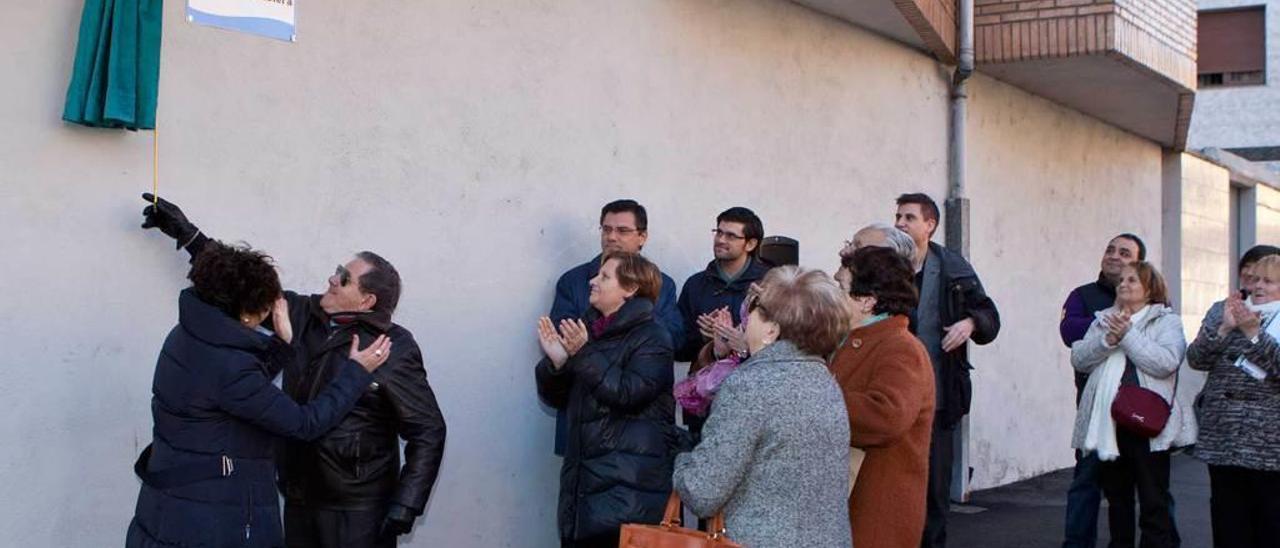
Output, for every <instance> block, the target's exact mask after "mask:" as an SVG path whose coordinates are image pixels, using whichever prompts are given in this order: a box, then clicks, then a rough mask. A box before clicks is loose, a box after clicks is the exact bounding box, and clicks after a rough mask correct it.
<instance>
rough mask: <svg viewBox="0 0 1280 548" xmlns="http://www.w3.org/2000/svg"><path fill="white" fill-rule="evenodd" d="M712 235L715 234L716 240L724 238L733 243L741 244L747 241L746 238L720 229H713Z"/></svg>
mask: <svg viewBox="0 0 1280 548" xmlns="http://www.w3.org/2000/svg"><path fill="white" fill-rule="evenodd" d="M711 233H712V234H714V235H715V237H716V238H724V239H726V240H729V241H731V242H739V241H742V240H745V239H747V237H746V236H743V235H741V234H734V233H732V232H729V231H728V230H721V229H719V228H713V229H711Z"/></svg>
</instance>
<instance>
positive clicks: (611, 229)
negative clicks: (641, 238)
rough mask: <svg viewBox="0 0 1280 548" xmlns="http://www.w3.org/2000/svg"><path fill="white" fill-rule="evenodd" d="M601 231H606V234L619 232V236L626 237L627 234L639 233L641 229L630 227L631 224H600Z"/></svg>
mask: <svg viewBox="0 0 1280 548" xmlns="http://www.w3.org/2000/svg"><path fill="white" fill-rule="evenodd" d="M600 232H602V233H604V234H605V235H606V236H607V235H610V234H617V235H619V236H624V237H625V236H630V235H632V234H637V233H639V232H640V230H639V229H637V228H633V227H629V226H609V225H600Z"/></svg>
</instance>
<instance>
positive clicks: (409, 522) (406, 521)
mask: <svg viewBox="0 0 1280 548" xmlns="http://www.w3.org/2000/svg"><path fill="white" fill-rule="evenodd" d="M417 517H418V516H417V515H415V514H414V512H413V510H410V509H409V508H408V507H406V506H402V505H399V504H395V503H392V504H391V508H388V509H387V517H385V518H383V520H382V531H380V532H379V533H378V536H380V537H382V538H384V539H386V538H395V537H398V536H400V535H407V534H409V531H411V530H413V520H415V519H417Z"/></svg>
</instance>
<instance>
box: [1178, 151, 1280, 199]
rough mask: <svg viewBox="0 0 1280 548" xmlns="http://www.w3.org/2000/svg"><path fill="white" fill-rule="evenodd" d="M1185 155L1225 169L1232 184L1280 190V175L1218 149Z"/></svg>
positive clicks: (1191, 152) (1190, 152)
mask: <svg viewBox="0 0 1280 548" xmlns="http://www.w3.org/2000/svg"><path fill="white" fill-rule="evenodd" d="M1187 153H1188V154H1191V155H1193V156H1196V157H1197V158H1201V159H1203V160H1205V161H1208V162H1213V163H1215V164H1218V165H1220V166H1222V167H1224V168H1227V170H1229V171H1230V172H1231V180H1232V181H1234V182H1237V183H1243V184H1246V185H1249V186H1258V185H1262V186H1267V187H1271V188H1273V189H1276V190H1280V174H1277V173H1275V172H1273V171H1271V170H1269V169H1267V168H1265V167H1263V166H1259V165H1257V164H1254V163H1253V162H1250V161H1249V160H1246V159H1244V158H1241V157H1240V156H1237V155H1235V154H1232V153H1230V152H1227V151H1225V150H1222V149H1220V148H1216V147H1209V148H1202V149H1200V150H1198V151H1192V150H1189V151H1187Z"/></svg>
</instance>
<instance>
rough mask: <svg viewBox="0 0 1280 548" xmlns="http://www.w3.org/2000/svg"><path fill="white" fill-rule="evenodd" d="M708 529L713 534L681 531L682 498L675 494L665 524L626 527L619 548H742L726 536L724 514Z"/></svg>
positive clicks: (663, 520)
mask: <svg viewBox="0 0 1280 548" xmlns="http://www.w3.org/2000/svg"><path fill="white" fill-rule="evenodd" d="M708 525H709V527H708V528H709V529H711V532H706V531H699V530H697V529H685V528H684V527H681V526H680V496H679V495H677V494H676V493H675V491H672V492H671V498H669V499H667V510H666V512H665V513H664V514H663V516H662V523H659V524H658V525H648V524H641V523H628V524H625V525H623V526H622V533H621V535H620V537H619V538H618V548H742V545H740V544H738V543H736V542H733V541H731V540H729V538H728V537H726V536H725V530H724V513H723V512H720V513H717V514H716V515H715V516H714V517H712V518H711V520H710V521H709V522H708Z"/></svg>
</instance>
